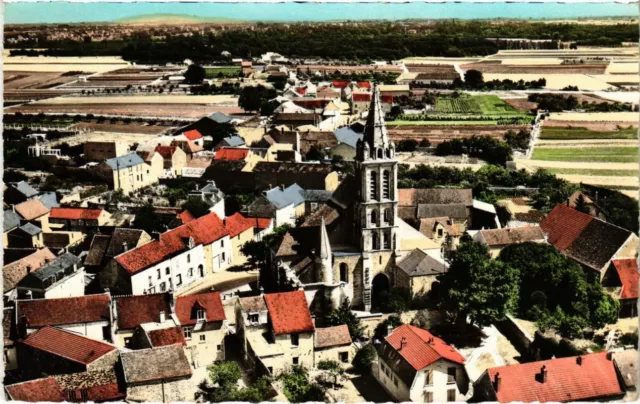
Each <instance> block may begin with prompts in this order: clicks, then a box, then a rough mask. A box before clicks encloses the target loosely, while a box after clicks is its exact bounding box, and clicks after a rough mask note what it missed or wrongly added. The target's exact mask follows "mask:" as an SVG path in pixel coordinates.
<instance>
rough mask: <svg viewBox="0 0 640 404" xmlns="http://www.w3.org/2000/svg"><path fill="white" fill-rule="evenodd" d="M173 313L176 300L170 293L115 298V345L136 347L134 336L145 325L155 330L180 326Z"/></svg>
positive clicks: (112, 313)
mask: <svg viewBox="0 0 640 404" xmlns="http://www.w3.org/2000/svg"><path fill="white" fill-rule="evenodd" d="M173 312H174V298H173V294H172V293H170V292H167V293H153V294H146V295H137V296H114V298H113V303H112V306H111V321H112V325H111V328H112V329H113V341H114V343H115V344H116V345H117V346H119V347H127V348H131V347H133V346H135V345H136V344H137V342H136V341H134V334H135V332H136V329H137V328H138V327H140V326H142V325H143V324H150V325H152V326H153V329H162V328H170V327H176V326H178V325H179V323H178V320H177V319H176V318H175V316H173V315H172V314H173Z"/></svg>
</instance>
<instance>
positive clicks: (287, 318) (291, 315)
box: [264, 290, 314, 335]
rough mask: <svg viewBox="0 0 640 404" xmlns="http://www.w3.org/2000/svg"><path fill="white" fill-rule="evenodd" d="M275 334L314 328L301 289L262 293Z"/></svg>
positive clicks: (307, 330) (305, 330)
mask: <svg viewBox="0 0 640 404" xmlns="http://www.w3.org/2000/svg"><path fill="white" fill-rule="evenodd" d="M264 300H265V302H266V303H267V308H268V309H269V317H270V318H271V324H272V325H273V332H274V333H275V334H276V335H280V334H292V333H299V332H310V331H313V330H314V326H313V321H312V320H311V313H310V312H309V306H308V304H307V298H306V297H305V295H304V292H303V291H302V290H296V291H294V292H284V293H271V294H268V295H264Z"/></svg>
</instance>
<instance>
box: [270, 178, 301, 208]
mask: <svg viewBox="0 0 640 404" xmlns="http://www.w3.org/2000/svg"><path fill="white" fill-rule="evenodd" d="M265 196H266V198H267V199H268V200H269V202H271V203H272V204H273V206H275V207H276V208H277V209H282V208H285V207H287V206H289V205H291V204H293V206H298V205H300V204H301V203H304V189H302V187H300V185H298V184H291V185H289V186H288V187H287V188H285V189H284V190H283V189H282V188H280V187H275V188H272V189H270V190H268V191H266V192H265Z"/></svg>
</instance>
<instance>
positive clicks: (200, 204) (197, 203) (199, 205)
mask: <svg viewBox="0 0 640 404" xmlns="http://www.w3.org/2000/svg"><path fill="white" fill-rule="evenodd" d="M181 209H182V210H188V211H189V212H190V213H191V214H192V215H193V216H194V217H196V218H198V217H202V216H204V215H207V214H209V213H210V211H209V209H210V206H209V205H208V204H207V203H206V202H205V201H203V200H202V199H200V198H198V197H190V198H189V199H187V201H186V202H185V203H183V204H182V207H181Z"/></svg>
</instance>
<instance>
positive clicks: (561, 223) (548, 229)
mask: <svg viewBox="0 0 640 404" xmlns="http://www.w3.org/2000/svg"><path fill="white" fill-rule="evenodd" d="M592 220H594V217H593V216H590V215H587V214H586V213H582V212H578V211H577V210H574V209H571V208H570V207H568V206H566V205H562V204H560V205H556V207H555V208H553V210H551V212H549V214H548V215H547V217H545V218H544V219H543V220H542V221H541V222H540V227H541V228H542V231H544V232H545V233H548V241H549V243H550V244H553V245H554V246H555V247H556V248H557V249H558V250H560V251H564V250H566V249H567V248H569V246H570V245H571V243H573V242H574V241H575V240H576V239H577V238H578V236H580V233H582V231H583V230H584V229H585V227H587V225H588V224H589V223H591V221H592Z"/></svg>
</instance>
